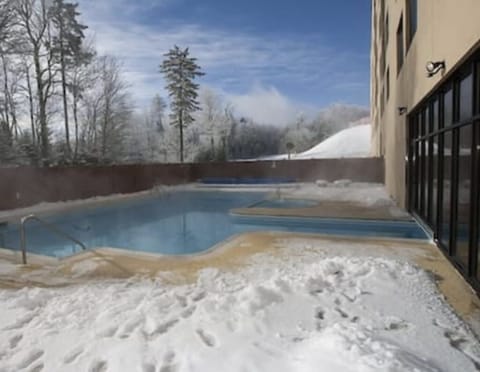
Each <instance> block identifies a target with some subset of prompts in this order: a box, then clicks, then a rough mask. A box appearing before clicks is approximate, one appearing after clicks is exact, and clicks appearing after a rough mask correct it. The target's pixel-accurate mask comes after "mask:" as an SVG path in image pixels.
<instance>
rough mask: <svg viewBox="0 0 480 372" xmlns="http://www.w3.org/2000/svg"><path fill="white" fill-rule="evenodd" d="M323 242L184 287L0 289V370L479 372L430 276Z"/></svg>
mask: <svg viewBox="0 0 480 372" xmlns="http://www.w3.org/2000/svg"><path fill="white" fill-rule="evenodd" d="M337 244H339V243H337ZM279 248H281V247H279ZM283 248H285V247H283ZM330 248H332V249H330V250H328V252H330V253H326V252H327V250H323V249H322V247H317V246H314V245H306V244H300V243H299V244H297V246H295V247H293V246H292V247H290V248H288V249H286V250H285V249H280V252H284V251H286V252H289V254H280V253H279V255H278V256H272V255H267V254H261V255H257V256H254V257H252V258H251V261H250V262H248V265H246V266H245V267H244V268H242V269H239V270H237V271H232V272H220V271H218V270H217V269H205V270H203V271H202V272H200V274H199V276H198V280H197V282H195V283H192V284H188V285H187V284H185V285H178V286H174V285H171V284H167V283H168V282H169V280H168V279H169V278H170V279H171V277H170V276H169V275H167V274H166V275H165V276H164V278H166V279H165V280H164V279H162V277H159V278H157V279H155V280H152V279H142V278H133V279H130V280H127V281H109V282H90V283H86V284H82V285H76V286H70V287H63V288H24V289H22V290H5V289H4V290H0V303H1V304H2V306H1V307H0V329H1V333H0V371H8V372H10V371H23V370H25V371H27V370H28V371H46V372H56V371H61V372H68V371H89V372H100V371H115V372H121V371H127V372H133V371H141V372H158V371H162V372H167V371H169V372H179V371H208V372H211V371H232V372H234V371H249V372H250V371H252V372H253V371H262V372H266V371H274V372H281V371H302V372H308V371H315V372H317V371H327V372H336V371H338V372H349V371H352V372H353V371H355V372H357V371H363V372H368V371H395V372H400V371H409V372H411V371H426V372H433V371H455V372H457V371H462V372H469V371H475V370H478V369H477V368H476V367H475V366H477V367H478V366H479V365H480V364H479V363H480V349H479V346H478V343H477V341H476V340H475V337H474V336H473V334H472V333H471V332H470V331H469V329H467V327H466V326H465V325H464V324H463V323H462V322H461V321H460V319H459V318H458V317H457V316H456V315H455V314H454V313H453V312H452V310H451V309H450V307H449V306H448V305H447V304H446V303H445V302H444V301H443V299H442V298H441V296H440V295H439V293H438V292H437V289H436V286H435V284H434V282H433V279H432V278H431V276H430V275H428V274H427V273H426V272H424V271H422V270H420V269H418V268H417V267H415V266H413V265H412V264H410V263H407V262H402V261H398V260H395V259H393V258H386V257H385V258H378V257H374V256H371V257H369V256H363V255H356V254H355V252H354V251H353V250H352V252H351V254H342V255H334V253H332V252H336V251H337V252H338V251H339V250H336V248H337V247H335V244H334V243H332V247H330ZM338 248H340V247H338ZM343 248H345V247H343ZM347 248H348V247H347ZM170 275H171V274H170Z"/></svg>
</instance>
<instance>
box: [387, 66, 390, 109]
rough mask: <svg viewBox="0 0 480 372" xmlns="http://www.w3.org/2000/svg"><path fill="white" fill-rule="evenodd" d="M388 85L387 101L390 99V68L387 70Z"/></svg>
mask: <svg viewBox="0 0 480 372" xmlns="http://www.w3.org/2000/svg"><path fill="white" fill-rule="evenodd" d="M386 84H387V101H388V99H389V98H390V68H387V79H386Z"/></svg>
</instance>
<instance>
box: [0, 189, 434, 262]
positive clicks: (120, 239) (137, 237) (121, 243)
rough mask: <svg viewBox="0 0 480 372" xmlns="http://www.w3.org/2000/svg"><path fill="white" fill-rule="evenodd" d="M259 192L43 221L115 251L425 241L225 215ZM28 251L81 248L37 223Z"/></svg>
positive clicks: (394, 230)
mask: <svg viewBox="0 0 480 372" xmlns="http://www.w3.org/2000/svg"><path fill="white" fill-rule="evenodd" d="M266 196H267V195H266V193H259V192H220V191H208V192H206V191H197V192H194V191H193V192H192V191H178V192H173V193H167V194H162V195H159V196H152V197H148V198H143V199H137V200H130V201H122V202H117V203H115V204H112V205H106V206H102V207H95V208H85V209H82V210H76V211H71V212H69V213H61V214H57V215H54V216H49V217H42V218H43V219H44V220H46V221H48V222H50V223H53V224H55V225H56V226H57V227H58V228H59V229H61V230H62V231H64V232H66V233H68V234H70V235H71V236H73V237H75V238H76V239H78V240H80V241H81V242H83V243H84V244H85V245H86V246H87V247H114V248H123V249H128V250H133V251H142V252H153V253H159V254H169V255H184V254H191V253H197V252H202V251H205V250H207V249H209V248H210V247H212V246H214V245H215V244H217V243H219V242H221V241H223V240H225V239H227V238H228V237H230V236H232V235H234V234H238V233H243V232H253V231H290V232H303V233H323V234H337V235H338V234H339V235H350V236H381V237H397V238H413V239H426V238H427V237H426V234H425V233H424V231H423V230H422V229H421V227H420V226H419V225H418V224H417V223H415V222H413V221H412V222H394V221H362V220H332V219H323V218H290V217H288V218H286V217H268V216H267V217H257V216H255V217H254V216H252V217H250V216H235V215H231V214H230V213H229V211H230V210H231V209H234V208H241V207H246V206H249V205H252V204H254V203H258V202H260V201H262V200H264V199H265V198H266ZM26 231H27V250H28V252H31V253H36V254H41V255H47V256H54V257H66V256H69V255H72V254H74V253H76V252H78V251H79V250H80V249H81V248H80V247H78V246H76V245H74V244H73V243H71V242H70V241H68V240H65V239H64V238H60V237H57V236H56V235H54V234H52V233H51V232H50V231H48V230H46V229H45V228H43V227H42V226H40V225H39V224H38V223H36V222H35V221H30V222H28V223H27V229H26ZM19 235H20V234H19V226H18V225H15V224H8V225H2V226H0V247H4V248H9V249H19V246H20V243H19V240H20V238H19Z"/></svg>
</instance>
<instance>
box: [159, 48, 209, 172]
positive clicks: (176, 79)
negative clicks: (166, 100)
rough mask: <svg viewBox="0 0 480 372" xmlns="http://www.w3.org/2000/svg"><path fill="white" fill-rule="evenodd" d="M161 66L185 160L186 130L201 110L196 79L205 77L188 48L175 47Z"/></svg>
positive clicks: (172, 120) (172, 119)
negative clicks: (196, 113) (195, 114)
mask: <svg viewBox="0 0 480 372" xmlns="http://www.w3.org/2000/svg"><path fill="white" fill-rule="evenodd" d="M165 57H166V58H165V60H164V61H163V63H162V64H161V65H160V72H162V73H163V74H164V75H165V80H166V81H167V90H168V92H169V96H170V99H171V105H170V106H171V114H170V119H171V124H172V125H173V126H175V127H177V128H178V130H179V139H180V141H179V142H180V149H179V158H180V162H181V163H183V159H184V129H185V128H186V127H187V126H188V125H189V124H191V123H192V122H193V121H194V119H193V116H192V114H193V113H194V112H195V111H197V110H199V108H200V106H199V103H198V101H197V98H198V88H199V86H198V84H196V83H194V80H195V78H197V77H199V76H203V75H205V74H204V73H203V72H201V71H200V66H198V65H197V59H196V58H193V57H190V55H189V50H188V48H186V49H180V48H179V47H178V46H176V45H175V47H174V48H173V49H171V50H170V51H169V52H168V53H167V54H165Z"/></svg>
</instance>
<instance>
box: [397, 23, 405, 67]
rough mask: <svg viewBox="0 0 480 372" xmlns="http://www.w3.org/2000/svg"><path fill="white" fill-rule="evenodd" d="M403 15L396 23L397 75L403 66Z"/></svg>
mask: <svg viewBox="0 0 480 372" xmlns="http://www.w3.org/2000/svg"><path fill="white" fill-rule="evenodd" d="M403 55H404V51H403V15H402V16H401V17H400V22H399V23H398V28H397V74H399V73H400V70H401V69H402V66H403Z"/></svg>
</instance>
